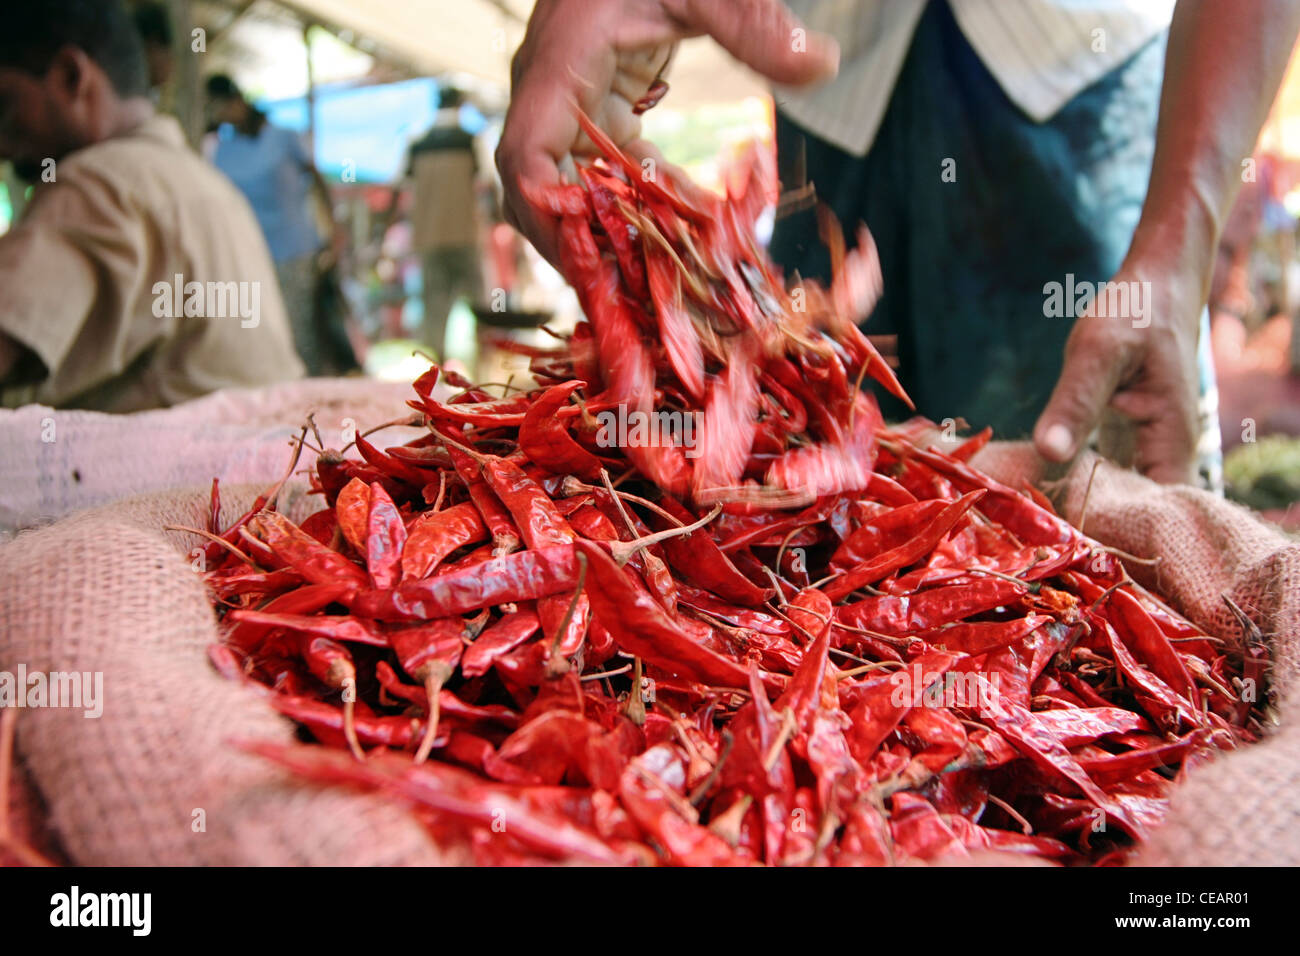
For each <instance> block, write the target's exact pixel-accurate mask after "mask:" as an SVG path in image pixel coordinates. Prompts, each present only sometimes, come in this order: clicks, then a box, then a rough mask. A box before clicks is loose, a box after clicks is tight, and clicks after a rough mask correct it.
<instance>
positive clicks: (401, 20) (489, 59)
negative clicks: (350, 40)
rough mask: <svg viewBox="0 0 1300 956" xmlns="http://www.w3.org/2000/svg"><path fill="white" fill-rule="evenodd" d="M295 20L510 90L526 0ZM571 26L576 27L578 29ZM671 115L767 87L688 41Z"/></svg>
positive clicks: (332, 9)
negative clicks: (363, 39)
mask: <svg viewBox="0 0 1300 956" xmlns="http://www.w3.org/2000/svg"><path fill="white" fill-rule="evenodd" d="M280 2H281V3H282V4H283V5H284V6H286V7H289V8H290V9H292V10H295V11H297V12H298V13H299V14H301V15H303V16H305V17H307V18H309V19H314V20H318V21H319V22H321V23H323V24H326V25H329V26H331V27H334V28H336V29H339V30H350V31H352V32H353V33H355V34H357V35H358V36H363V37H369V38H370V39H372V40H374V41H375V42H377V43H379V44H381V45H382V46H384V47H385V48H386V49H388V50H390V51H391V52H392V53H393V54H395V55H397V56H400V57H401V58H402V59H404V60H407V61H408V62H409V63H410V64H411V65H412V66H413V67H415V68H417V69H419V70H422V71H426V72H429V73H466V74H470V75H473V76H477V77H480V78H482V79H484V80H487V81H490V82H493V83H495V84H498V85H500V86H501V87H502V88H508V87H509V84H510V57H511V55H512V54H513V53H514V51H515V49H516V48H517V47H518V46H519V43H520V41H521V40H522V39H523V35H524V26H525V24H526V23H527V22H528V14H529V12H530V11H531V10H532V7H533V2H532V0H366V2H365V3H357V2H356V0H280ZM576 26H577V25H576V24H575V28H576ZM668 80H669V83H670V85H671V88H672V91H671V92H670V94H669V100H668V102H670V103H671V105H672V106H674V107H676V108H682V107H691V106H701V105H707V104H712V103H726V102H734V101H737V100H741V99H744V98H745V97H747V96H756V95H764V94H765V93H766V91H767V86H766V84H765V83H764V81H763V80H762V79H761V78H760V77H759V76H758V75H757V74H755V73H754V72H753V71H752V70H749V69H748V68H746V67H744V66H742V65H740V64H739V63H737V62H736V61H735V60H733V59H732V58H731V57H730V56H729V55H728V54H727V53H726V52H724V51H723V50H722V49H720V48H719V47H718V46H717V45H716V44H714V43H713V41H711V40H708V39H706V38H702V39H697V40H688V41H686V42H685V43H683V44H682V46H681V48H680V49H679V50H678V54H677V59H676V61H675V62H674V63H673V66H672V70H671V72H670V74H669V77H668Z"/></svg>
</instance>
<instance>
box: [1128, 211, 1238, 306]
mask: <svg viewBox="0 0 1300 956" xmlns="http://www.w3.org/2000/svg"><path fill="white" fill-rule="evenodd" d="M1177 193H1178V195H1177V198H1171V199H1162V198H1161V197H1159V196H1157V195H1156V194H1155V191H1154V190H1153V192H1152V194H1151V195H1150V196H1149V197H1148V201H1147V205H1146V207H1144V208H1143V210H1142V218H1141V220H1140V221H1139V222H1138V226H1137V229H1136V230H1135V231H1134V233H1133V241H1132V243H1130V245H1129V251H1128V254H1127V255H1126V256H1125V257H1124V269H1125V270H1126V271H1132V272H1140V273H1145V274H1153V275H1156V276H1160V277H1164V278H1165V279H1166V280H1170V279H1174V280H1180V281H1182V282H1187V283H1190V284H1192V287H1193V288H1195V289H1196V290H1197V293H1198V294H1199V295H1200V296H1201V298H1202V300H1203V299H1204V297H1205V295H1207V294H1208V292H1209V286H1210V277H1211V273H1212V272H1213V269H1214V261H1215V249H1216V248H1217V246H1218V241H1219V232H1220V229H1221V222H1220V217H1219V215H1218V213H1217V210H1216V209H1215V207H1214V205H1213V204H1212V203H1211V202H1209V201H1208V199H1207V198H1206V196H1205V194H1204V193H1203V192H1202V190H1201V189H1199V188H1198V187H1196V186H1188V187H1186V188H1182V189H1179V190H1178V191H1177Z"/></svg>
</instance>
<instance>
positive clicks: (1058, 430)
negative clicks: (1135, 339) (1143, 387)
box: [1034, 317, 1124, 462]
mask: <svg viewBox="0 0 1300 956" xmlns="http://www.w3.org/2000/svg"><path fill="white" fill-rule="evenodd" d="M1087 322H1089V319H1088V318H1087V317H1085V318H1082V319H1080V320H1079V322H1078V323H1077V324H1076V326H1075V330H1074V333H1073V334H1071V336H1070V342H1069V344H1068V345H1067V346H1066V349H1065V365H1064V367H1063V368H1062V369H1061V377H1060V378H1059V379H1058V380H1057V382H1056V388H1055V389H1053V391H1052V397H1051V399H1050V400H1049V401H1048V403H1047V408H1045V409H1044V410H1043V414H1042V415H1040V416H1039V418H1038V424H1037V425H1035V426H1034V445H1035V446H1036V447H1037V449H1038V453H1039V454H1040V455H1042V456H1043V457H1044V458H1046V459H1047V460H1048V461H1055V462H1066V461H1069V460H1070V459H1071V458H1073V457H1074V456H1075V455H1077V454H1078V453H1079V450H1080V448H1081V447H1082V446H1083V443H1084V442H1085V441H1087V439H1088V436H1089V435H1090V434H1091V433H1092V430H1093V429H1094V428H1096V427H1097V423H1098V422H1099V421H1100V420H1101V415H1102V411H1103V410H1104V409H1105V408H1106V406H1107V404H1108V403H1109V402H1110V399H1111V396H1112V395H1114V394H1115V389H1116V387H1117V386H1118V385H1119V381H1120V376H1121V375H1122V374H1123V370H1124V369H1123V365H1124V363H1123V362H1122V361H1121V357H1120V356H1119V355H1117V354H1116V351H1117V350H1116V348H1115V346H1114V344H1113V343H1110V342H1107V341H1106V339H1105V338H1104V333H1103V334H1101V335H1099V334H1098V330H1099V327H1098V326H1097V325H1095V324H1092V325H1085V324H1084V323H1087Z"/></svg>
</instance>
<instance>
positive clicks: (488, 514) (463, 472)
mask: <svg viewBox="0 0 1300 956" xmlns="http://www.w3.org/2000/svg"><path fill="white" fill-rule="evenodd" d="M447 451H448V452H449V453H450V454H451V461H452V464H453V465H454V466H455V468H456V473H457V474H458V475H460V478H461V480H462V481H463V482H465V486H466V488H468V489H469V496H470V500H471V501H473V502H474V507H476V508H477V509H478V512H479V515H480V516H481V517H482V518H483V524H484V525H485V526H486V527H487V529H488V531H490V532H491V533H492V542H493V547H494V551H495V553H496V554H497V556H501V555H505V554H509V553H510V552H512V551H517V550H518V549H519V547H520V545H522V544H523V541H521V540H520V537H519V531H518V529H516V528H515V524H514V520H513V519H512V518H511V517H510V512H509V511H508V510H506V508H505V506H504V505H503V504H502V503H501V501H500V499H498V498H497V496H496V494H495V493H493V491H492V489H491V488H489V487H488V484H487V482H486V481H484V480H483V477H482V475H481V474H480V472H479V468H478V465H477V464H476V463H475V462H474V459H473V458H471V457H470V456H469V455H466V454H465V453H464V452H463V451H461V450H460V449H458V448H456V447H455V445H448V446H447Z"/></svg>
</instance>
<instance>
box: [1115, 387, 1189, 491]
mask: <svg viewBox="0 0 1300 956" xmlns="http://www.w3.org/2000/svg"><path fill="white" fill-rule="evenodd" d="M1151 371H1152V376H1151V377H1152V379H1153V380H1154V381H1153V382H1152V383H1150V385H1147V386H1146V387H1142V388H1134V389H1132V390H1130V391H1121V392H1118V393H1116V395H1115V397H1114V398H1113V399H1112V400H1111V403H1110V406H1111V408H1113V409H1114V410H1115V411H1116V412H1118V413H1119V414H1120V415H1122V416H1123V417H1124V418H1125V419H1126V420H1128V421H1129V422H1131V423H1132V427H1133V429H1134V433H1133V438H1132V445H1133V450H1134V460H1133V462H1132V464H1133V466H1134V467H1135V468H1137V470H1138V471H1139V472H1141V473H1142V474H1143V475H1146V477H1148V478H1150V479H1151V480H1152V481H1158V482H1160V483H1161V484H1185V483H1192V482H1194V481H1195V480H1196V449H1197V443H1198V440H1199V438H1200V421H1199V416H1198V415H1197V411H1196V405H1197V398H1196V388H1195V383H1194V382H1192V381H1190V380H1183V379H1181V378H1180V377H1179V376H1178V375H1177V371H1178V370H1177V369H1174V368H1168V367H1166V366H1165V363H1159V364H1158V365H1157V367H1156V368H1154V369H1152V370H1151ZM1157 383H1158V384H1157ZM1152 386H1154V387H1152Z"/></svg>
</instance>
